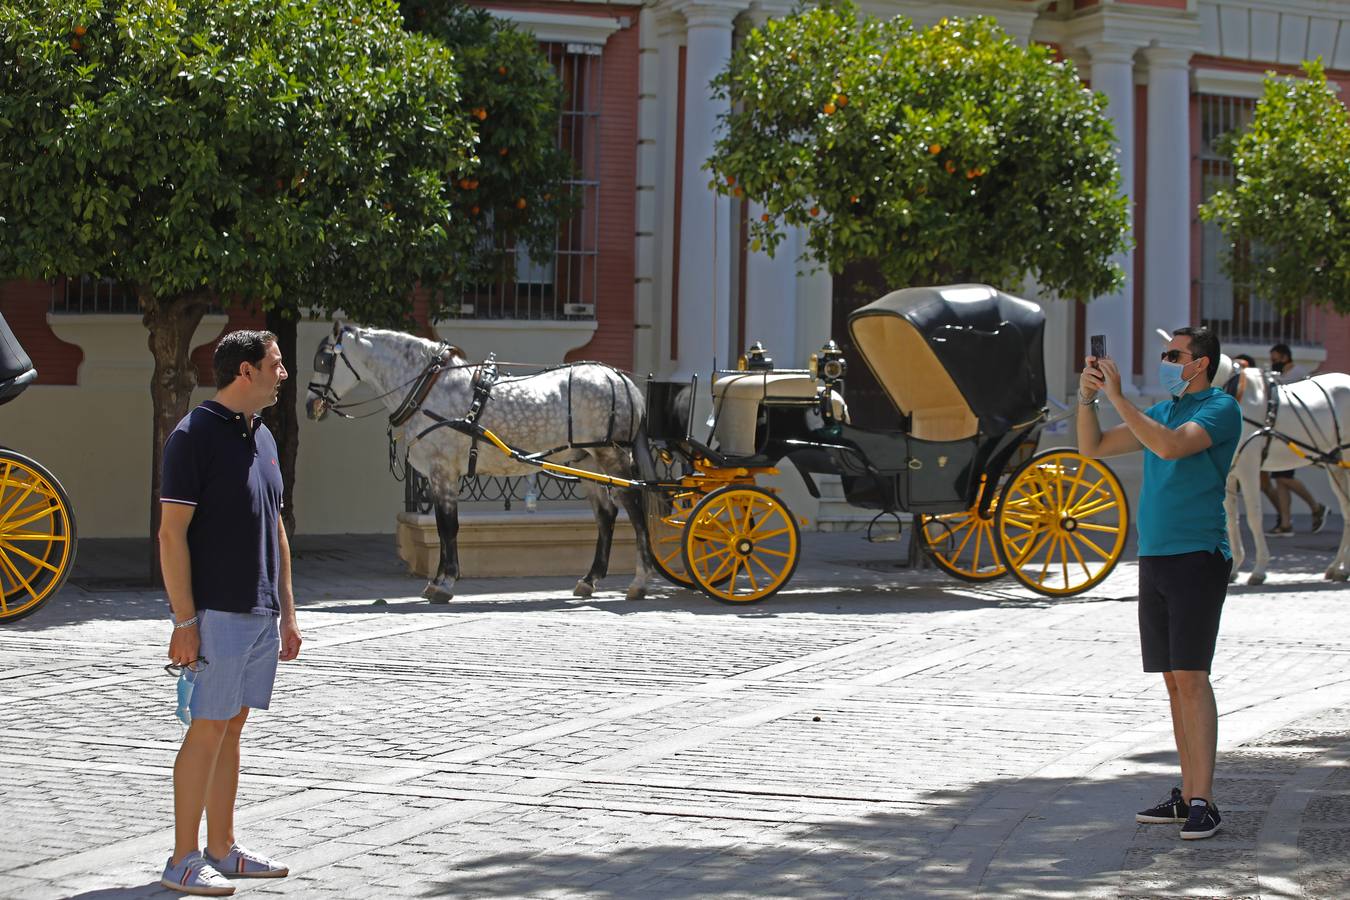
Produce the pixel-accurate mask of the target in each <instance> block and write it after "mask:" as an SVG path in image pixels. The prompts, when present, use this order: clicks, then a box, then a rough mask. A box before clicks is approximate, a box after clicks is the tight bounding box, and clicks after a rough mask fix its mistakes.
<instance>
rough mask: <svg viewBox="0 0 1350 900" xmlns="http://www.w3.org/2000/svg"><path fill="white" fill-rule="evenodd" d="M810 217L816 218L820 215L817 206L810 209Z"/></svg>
mask: <svg viewBox="0 0 1350 900" xmlns="http://www.w3.org/2000/svg"><path fill="white" fill-rule="evenodd" d="M811 215H813V216H818V215H820V207H819V206H813V207H811Z"/></svg>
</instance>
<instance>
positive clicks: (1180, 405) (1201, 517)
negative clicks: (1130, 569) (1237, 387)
mask: <svg viewBox="0 0 1350 900" xmlns="http://www.w3.org/2000/svg"><path fill="white" fill-rule="evenodd" d="M1144 415H1146V416H1148V417H1149V418H1150V419H1152V420H1153V421H1155V422H1160V423H1162V424H1163V425H1166V426H1167V427H1168V428H1172V429H1176V428H1180V427H1181V426H1182V425H1184V424H1186V423H1187V422H1196V423H1198V424H1199V425H1200V427H1202V428H1204V429H1205V431H1207V432H1209V439H1210V445H1209V446H1208V447H1206V448H1205V449H1204V450H1201V451H1200V452H1199V453H1192V454H1191V455H1190V456H1187V457H1183V458H1182V459H1163V458H1162V457H1161V456H1159V455H1158V454H1156V453H1154V452H1153V451H1152V450H1149V449H1148V448H1147V447H1145V448H1144V483H1143V486H1142V487H1141V488H1140V489H1139V516H1138V518H1137V519H1136V520H1135V523H1136V526H1135V527H1136V528H1137V529H1138V534H1139V555H1140V556H1176V555H1179V554H1182V553H1194V552H1195V551H1197V550H1203V551H1206V552H1209V551H1213V550H1218V551H1220V552H1221V553H1223V555H1224V556H1225V557H1227V558H1229V559H1232V557H1233V553H1232V551H1231V549H1230V548H1229V546H1228V520H1227V517H1226V516H1225V515H1224V511H1223V494H1224V489H1225V485H1226V484H1227V482H1228V469H1229V468H1230V467H1231V466H1232V464H1233V454H1234V453H1236V452H1237V446H1238V440H1239V439H1240V438H1241V437H1242V410H1241V408H1240V407H1238V405H1237V401H1236V400H1234V399H1233V398H1232V397H1230V396H1229V395H1228V394H1225V393H1224V392H1223V391H1221V390H1219V389H1218V388H1214V387H1211V388H1208V389H1207V390H1203V391H1196V392H1194V393H1190V394H1182V395H1181V396H1180V397H1178V398H1176V399H1174V400H1164V401H1162V402H1161V403H1155V404H1154V405H1153V406H1150V407H1149V408H1148V409H1147V410H1145V411H1144Z"/></svg>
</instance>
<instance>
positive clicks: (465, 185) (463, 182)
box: [459, 178, 469, 191]
mask: <svg viewBox="0 0 1350 900" xmlns="http://www.w3.org/2000/svg"><path fill="white" fill-rule="evenodd" d="M459 186H460V188H462V189H463V190H466V191H467V190H468V189H469V179H467V178H461V179H460V180H459Z"/></svg>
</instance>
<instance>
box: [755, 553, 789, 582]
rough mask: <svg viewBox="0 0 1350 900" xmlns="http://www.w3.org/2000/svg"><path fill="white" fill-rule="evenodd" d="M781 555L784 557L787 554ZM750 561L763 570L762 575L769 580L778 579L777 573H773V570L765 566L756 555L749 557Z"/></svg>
mask: <svg viewBox="0 0 1350 900" xmlns="http://www.w3.org/2000/svg"><path fill="white" fill-rule="evenodd" d="M783 555H784V556H786V555H787V554H786V553H785V554H783ZM750 559H751V560H752V561H753V562H754V563H755V564H756V565H757V566H759V567H760V568H761V569H763V570H764V574H766V575H768V576H769V579H770V580H773V579H776V578H777V577H778V575H779V573H778V572H775V571H774V570H773V569H770V568H769V567H768V566H767V565H765V564H764V562H763V560H761V559H760V558H759V556H758V555H755V556H752V557H750Z"/></svg>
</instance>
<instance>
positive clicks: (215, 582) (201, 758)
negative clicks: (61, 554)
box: [159, 331, 300, 896]
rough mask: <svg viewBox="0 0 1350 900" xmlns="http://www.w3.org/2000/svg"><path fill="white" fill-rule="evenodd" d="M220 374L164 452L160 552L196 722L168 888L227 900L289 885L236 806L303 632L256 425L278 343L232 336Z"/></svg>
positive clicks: (260, 427) (179, 797) (182, 765)
mask: <svg viewBox="0 0 1350 900" xmlns="http://www.w3.org/2000/svg"><path fill="white" fill-rule="evenodd" d="M214 368H215V373H216V387H217V392H216V396H215V397H214V398H213V399H211V400H207V401H206V402H204V403H203V404H202V405H201V406H199V407H197V408H196V409H194V410H193V411H192V412H190V413H189V414H188V415H187V416H186V417H185V418H184V419H183V420H182V421H181V422H179V423H178V427H177V428H175V429H174V431H173V433H172V434H170V435H169V439H168V441H167V442H165V444H164V475H163V483H162V486H161V490H160V500H161V502H162V507H161V514H162V518H161V522H160V529H159V547H160V559H161V563H162V569H163V572H164V586H165V588H166V590H167V591H168V594H169V605H170V606H171V607H172V609H173V618H174V628H173V633H172V637H171V638H170V640H169V658H170V659H171V660H172V661H173V663H174V664H176V665H178V666H181V667H183V668H184V669H185V670H186V672H187V675H186V677H187V678H188V679H189V680H190V681H191V697H190V700H189V704H188V708H189V710H190V712H191V724H190V725H189V727H188V731H187V734H186V735H185V736H184V738H183V745H182V747H181V748H180V749H179V751H178V758H177V760H176V761H175V763H174V770H173V788H174V853H173V856H171V857H170V858H169V861H168V863H167V865H166V866H165V868H164V876H163V878H162V879H161V883H162V884H164V885H165V886H167V887H170V888H172V889H174V890H177V891H180V892H182V893H188V894H203V895H212V896H222V895H226V894H231V893H233V892H234V887H233V886H232V885H231V884H230V883H229V882H228V881H227V880H226V879H225V878H224V877H222V874H223V875H231V876H235V877H245V878H248V877H252V878H280V877H283V876H285V875H286V874H288V870H287V869H286V867H284V866H282V865H279V864H277V863H275V862H273V861H272V860H270V859H268V858H267V857H265V856H261V855H259V854H257V853H253V852H251V851H249V850H245V849H244V848H243V847H240V846H239V845H238V844H237V843H236V842H235V839H234V803H235V795H236V793H237V790H238V786H239V736H240V732H241V731H242V729H243V727H244V720H245V719H246V718H247V717H248V713H249V710H250V709H266V708H267V707H268V704H269V703H270V701H271V697H272V682H273V679H274V678H275V676H276V668H277V660H278V659H284V660H290V659H295V658H296V656H297V655H298V654H299V653H300V629H299V628H298V627H297V625H296V619H295V599H294V597H293V596H292V594H291V554H290V547H289V546H288V544H287V541H286V530H285V529H284V528H283V527H282V525H281V490H282V483H281V470H280V468H279V467H278V465H277V445H276V442H275V441H274V440H273V439H272V434H271V432H269V431H268V430H267V426H266V425H264V424H263V423H262V418H261V417H260V416H259V415H258V411H259V410H261V409H263V408H264V407H267V406H271V405H272V404H273V403H276V402H277V395H278V393H279V391H280V389H281V382H283V381H285V380H286V367H285V366H284V365H283V364H282V361H281V351H280V350H279V349H278V348H277V339H276V336H275V335H273V334H271V333H270V332H266V331H235V332H231V333H230V334H227V335H225V336H224V337H223V338H221V339H220V342H219V343H218V344H217V345H216V351H215V364H214ZM203 810H205V812H206V835H207V838H206V848H205V853H203V852H202V849H201V847H200V846H199V845H198V838H199V828H200V826H201V820H202V812H203Z"/></svg>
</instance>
